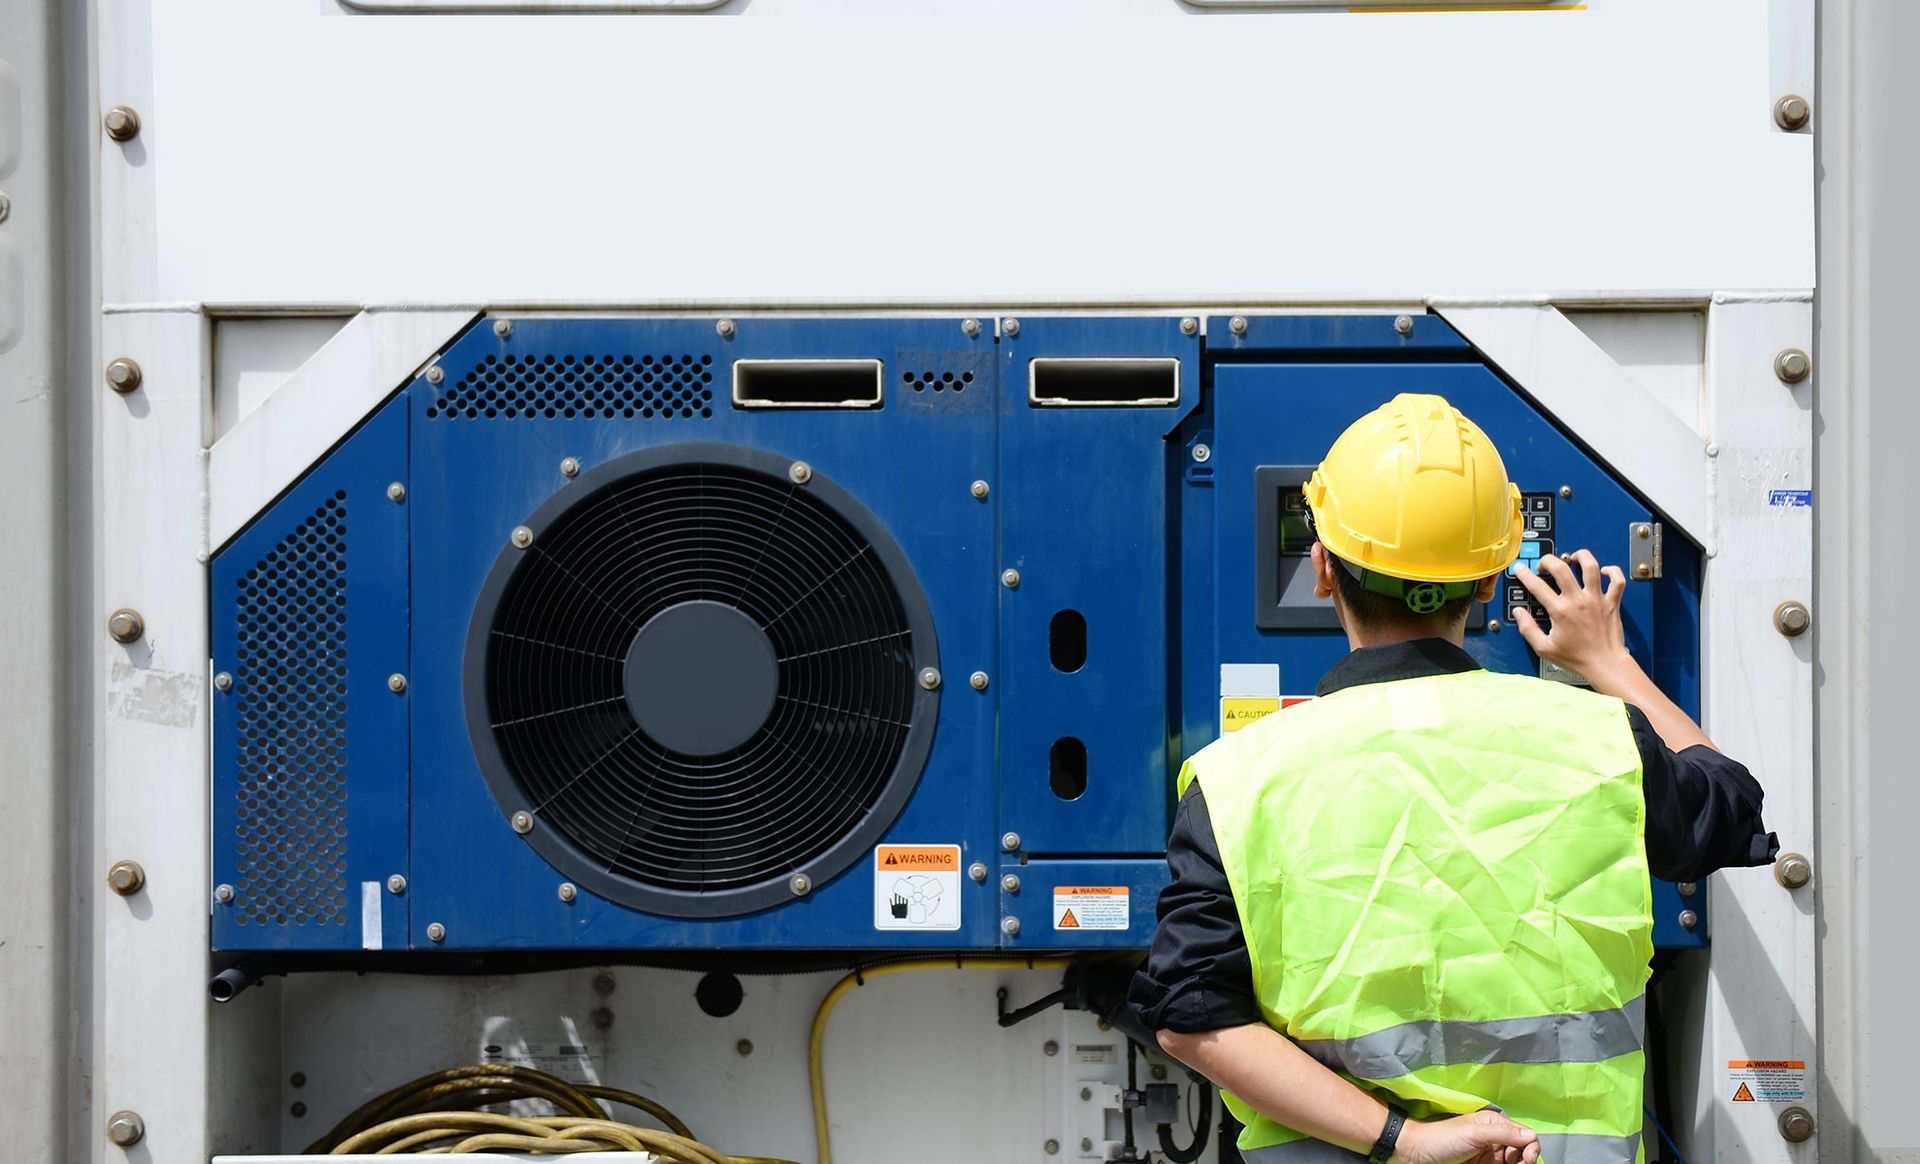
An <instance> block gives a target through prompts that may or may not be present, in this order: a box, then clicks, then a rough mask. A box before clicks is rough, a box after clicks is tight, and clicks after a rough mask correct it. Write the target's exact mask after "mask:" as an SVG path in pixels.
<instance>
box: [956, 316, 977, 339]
mask: <svg viewBox="0 0 1920 1164" xmlns="http://www.w3.org/2000/svg"><path fill="white" fill-rule="evenodd" d="M960 330H961V331H963V332H965V333H967V338H968V339H972V338H974V337H976V336H978V335H979V334H980V321H979V320H977V319H973V318H971V317H969V318H967V319H963V320H961V321H960Z"/></svg>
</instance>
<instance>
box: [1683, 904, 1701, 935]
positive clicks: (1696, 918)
mask: <svg viewBox="0 0 1920 1164" xmlns="http://www.w3.org/2000/svg"><path fill="white" fill-rule="evenodd" d="M1699 924H1700V915H1699V914H1697V913H1695V912H1693V911H1692V910H1690V909H1683V910H1681V911H1680V928H1681V929H1683V930H1690V929H1692V928H1693V927H1695V926H1697V925H1699Z"/></svg>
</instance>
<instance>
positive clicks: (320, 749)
mask: <svg viewBox="0 0 1920 1164" xmlns="http://www.w3.org/2000/svg"><path fill="white" fill-rule="evenodd" d="M346 499H347V495H346V494H345V493H344V492H341V493H335V494H334V495H333V496H332V497H331V498H329V499H328V500H327V501H326V503H325V504H323V505H321V506H320V508H318V509H316V510H314V512H313V515H312V516H311V517H309V518H307V520H306V521H304V522H302V523H300V527H299V528H298V529H296V530H294V531H293V532H292V533H290V534H288V535H287V537H286V538H285V540H283V541H281V543H280V544H279V545H278V546H275V547H274V549H273V552H272V553H270V554H268V555H267V556H266V557H265V558H262V559H261V560H260V561H259V562H258V563H256V564H255V565H254V567H253V568H252V569H251V570H248V571H247V573H246V576H245V577H244V578H242V579H241V581H240V586H239V594H238V596H237V597H236V599H235V607H236V609H235V610H234V619H235V621H236V624H237V628H238V636H237V642H238V646H237V650H236V657H235V659H234V696H235V714H236V716H237V721H236V730H237V735H238V743H239V746H238V748H237V749H236V752H237V763H238V765H239V771H238V773H237V777H238V780H237V783H238V790H237V792H236V795H237V797H238V798H239V803H238V805H237V806H236V813H235V816H236V819H237V822H238V823H237V825H236V832H237V834H238V836H237V838H236V840H237V846H236V849H237V854H238V867H237V869H236V870H235V884H234V888H235V890H236V893H235V897H234V910H235V916H236V918H237V920H238V921H239V922H240V924H242V925H248V924H253V925H344V924H346V921H347V783H346V758H347V593H346V590H347V506H346Z"/></svg>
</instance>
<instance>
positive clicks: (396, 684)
mask: <svg viewBox="0 0 1920 1164" xmlns="http://www.w3.org/2000/svg"><path fill="white" fill-rule="evenodd" d="M406 689H407V677H406V676H405V675H402V674H400V673H399V672H398V671H395V672H394V673H393V674H391V675H389V676H387V690H388V691H391V692H393V693H394V694H395V695H398V694H400V693H401V692H403V691H405V690H406Z"/></svg>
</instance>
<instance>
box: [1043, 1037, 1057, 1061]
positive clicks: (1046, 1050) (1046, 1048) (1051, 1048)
mask: <svg viewBox="0 0 1920 1164" xmlns="http://www.w3.org/2000/svg"><path fill="white" fill-rule="evenodd" d="M1040 1053H1041V1054H1042V1055H1045V1056H1047V1057H1048V1058H1049V1059H1051V1058H1052V1057H1053V1056H1055V1055H1058V1054H1059V1053H1060V1044H1059V1043H1057V1042H1055V1041H1053V1040H1052V1039H1048V1040H1047V1041H1046V1042H1044V1043H1042V1044H1040Z"/></svg>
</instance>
